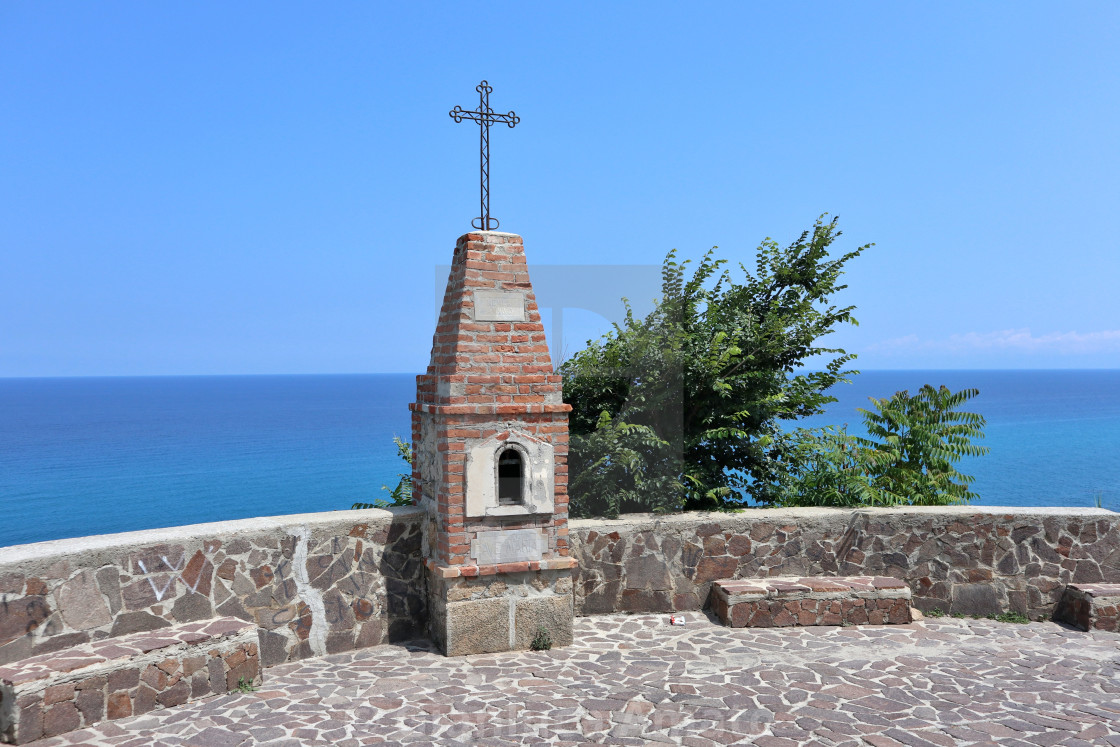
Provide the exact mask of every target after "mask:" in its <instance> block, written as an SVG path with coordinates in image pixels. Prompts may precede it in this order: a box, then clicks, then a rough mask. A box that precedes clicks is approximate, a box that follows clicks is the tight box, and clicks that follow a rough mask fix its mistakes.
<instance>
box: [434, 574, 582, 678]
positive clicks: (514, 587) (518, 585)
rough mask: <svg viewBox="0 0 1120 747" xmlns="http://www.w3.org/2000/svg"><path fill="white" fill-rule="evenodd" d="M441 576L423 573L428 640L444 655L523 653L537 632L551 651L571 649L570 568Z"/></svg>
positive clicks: (572, 615)
mask: <svg viewBox="0 0 1120 747" xmlns="http://www.w3.org/2000/svg"><path fill="white" fill-rule="evenodd" d="M447 570H448V569H446V568H434V569H429V571H428V593H429V599H428V605H429V634H430V635H431V638H432V640H433V641H434V642H435V643H436V645H438V646H439V648H440V650H441V651H443V653H444V654H446V655H448V656H463V655H466V654H492V653H498V652H501V651H524V650H527V649H529V648H530V645H531V643H532V641H533V638H534V637H536V635H537V633H538V631H539V630H540V629H541V628H544V629H545V630H546V631H548V635H549V637H550V639H551V643H552V646H553V647H560V646H567V645H569V644H571V642H572V621H573V619H574V617H575V613H574V607H573V596H572V569H571V568H561V569H542V570H536V571H524V572H518V573H494V574H492V575H485V576H483V575H477V576H469V577H464V576H456V577H450V578H448V577H445V573H446V572H447ZM453 570H458V569H453Z"/></svg>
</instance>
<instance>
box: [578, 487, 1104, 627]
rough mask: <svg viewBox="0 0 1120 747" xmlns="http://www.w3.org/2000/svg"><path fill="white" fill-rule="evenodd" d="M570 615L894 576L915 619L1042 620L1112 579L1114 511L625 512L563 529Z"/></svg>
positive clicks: (664, 607) (687, 605)
mask: <svg viewBox="0 0 1120 747" xmlns="http://www.w3.org/2000/svg"><path fill="white" fill-rule="evenodd" d="M569 540H570V543H571V548H572V550H571V552H572V556H573V557H574V558H575V559H576V560H577V561H578V564H579V565H578V567H577V569H576V584H575V609H576V613H577V614H582V615H591V614H597V613H605V612H615V611H627V612H668V611H672V610H681V611H683V610H695V609H700V608H702V607H704V606H706V605H707V604H708V601H709V599H708V595H709V589H710V587H711V582H712V581H715V580H717V579H724V578H755V577H764V576H817V575H820V576H867V575H871V576H894V577H895V578H899V579H902V580H904V581H906V583H907V584H909V586H910V589H911V591H912V593H913V599H914V605H915V606H916V607H918V608H919V609H921V610H923V611H927V612H928V611H930V610H932V609H934V608H939V609H941V610H942V611H944V612H952V613H956V612H961V613H965V614H990V613H998V612H1003V611H1006V610H1014V611H1016V612H1020V613H1023V614H1026V615H1029V616H1030V617H1031V618H1032V619H1036V618H1038V617H1040V616H1049V615H1050V614H1051V613H1052V612H1053V609H1054V605H1055V604H1056V603H1057V602H1058V599H1059V598H1060V596H1061V593H1062V589H1063V588H1064V586H1065V585H1066V584H1067V583H1070V582H1071V581H1072V582H1083V583H1094V582H1101V581H1105V582H1118V581H1120V514H1116V513H1113V512H1111V511H1105V510H1102V509H1068V508H1018V507H1016V508H1002V507H988V508H977V507H968V506H960V507H931V508H889V509H863V510H854V511H853V510H846V509H821V508H805V509H758V510H747V511H743V512H740V513H689V514H677V515H669V516H657V515H650V514H634V515H629V516H623V517H621V518H620V519H618V520H616V521H605V520H601V519H595V520H576V521H571V522H569Z"/></svg>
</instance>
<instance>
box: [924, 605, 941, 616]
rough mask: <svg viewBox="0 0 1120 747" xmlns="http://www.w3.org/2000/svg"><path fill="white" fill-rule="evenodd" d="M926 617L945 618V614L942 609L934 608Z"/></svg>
mask: <svg viewBox="0 0 1120 747" xmlns="http://www.w3.org/2000/svg"><path fill="white" fill-rule="evenodd" d="M926 617H945V612H944V610H942V609H941V608H940V607H934V608H933V609H931V610H930V611H929V612H927V613H926Z"/></svg>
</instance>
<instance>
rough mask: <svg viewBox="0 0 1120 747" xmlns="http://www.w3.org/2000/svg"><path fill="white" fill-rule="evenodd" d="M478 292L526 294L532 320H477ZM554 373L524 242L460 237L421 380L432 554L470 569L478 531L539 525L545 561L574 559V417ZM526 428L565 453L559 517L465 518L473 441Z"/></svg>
mask: <svg viewBox="0 0 1120 747" xmlns="http://www.w3.org/2000/svg"><path fill="white" fill-rule="evenodd" d="M475 291H513V292H517V293H522V294H524V298H525V321H487V320H476V318H475V316H476V315H475V302H474V299H475V296H474V292H475ZM570 409H571V407H570V406H569V405H565V404H564V403H563V398H562V395H561V383H560V377H559V376H558V375H556V374H554V373H553V369H552V360H551V358H550V357H549V354H548V346H547V345H546V344H545V334H544V327H543V326H542V325H541V318H540V312H539V311H538V309H537V302H536V297H535V296H534V295H533V290H532V285H531V283H530V281H529V270H528V267H527V265H526V262H525V251H524V247H523V245H522V240H521V237H520V236H516V235H514V234H507V233H498V232H492V231H490V232H479V233H469V234H466V235H464V236H462V237H460V238H459V240H458V242H457V243H456V245H455V254H454V257H453V259H452V263H451V273H450V276H449V277H448V281H447V289H446V291H445V293H444V299H443V306H442V308H441V310H440V315H439V322H438V324H437V326H436V331H435V336H434V339H433V341H432V357H431V362H430V363H429V365H428V369H427V372H426V373H424V374H422V375H420V376H418V377H417V379H416V402H414V403H413V404H412V405H411V410H412V443H413V460H412V464H413V497H414V500H415V501H416V503H418V504H420V505H424V506H427V507H429V513H430V516H431V520H432V521H433V522H434V523H435V526H433V527H430V532H429V536H430V537H431V540H430V547H429V548H428V557H429V558H430V559H431V560H432V561H433V562H434V563H435V564H437V565H440V566H456V565H469V564H470V563H471V562H472V561H471V559H470V557H469V556H470V548H471V540H473V539H474V538H475V537H476V535H477V534H478V532H480V531H487V530H495V529H523V528H538V529H541V530H543V531H544V532H545V533H546V536H547V538H548V547H547V550H546V552H545V553H544V558H546V559H549V558H557V557H564V556H566V555H568V538H567V534H568V529H567V519H568V496H567V476H568V475H567V469H568V468H567V456H568V412H569V410H570ZM512 430H519V431H521V432H524V433H526V434H528V435H529V436H532V437H535V438H538V439H540V440H544V441H548V442H550V443H551V444H552V445H553V448H554V454H555V477H556V481H555V491H556V492H555V511H554V514H553V515H552V516H531V517H524V518H522V519H519V520H511V519H509V518H503V519H501V520H498V519H495V518H492V517H490V518H488V517H467V516H466V515H465V493H464V473H465V467H466V458H467V455H466V452H467V448H468V445H469V444H470V443H472V442H475V441H478V440H481V439H486V438H490V437H492V436H496V437H498V438H499V439H501V438H503V436H507V434H509V433H510V432H511V431H512Z"/></svg>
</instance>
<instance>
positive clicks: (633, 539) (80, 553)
mask: <svg viewBox="0 0 1120 747" xmlns="http://www.w3.org/2000/svg"><path fill="white" fill-rule="evenodd" d="M421 524H422V511H421V509H418V508H399V509H390V510H376V509H374V510H369V511H335V512H330V513H323V514H307V515H298V516H282V517H273V518H266V519H247V520H244V521H230V522H223V523H220V524H200V525H196V526H189V527H177V528H173V529H160V530H151V531H144V532H130V533H126V534H117V535H105V536H99V537H85V538H81V539H74V540H57V541H53V542H42V543H38V544H34V545H19V546H14V547H4V548H0V664H3V663H7V662H12V661H17V660H20V659H25V658H28V657H30V656H33V655H38V654H42V653H47V652H50V651H57V650H59V649H62V648H65V647H68V646H72V645H75V644H77V643H83V642H88V641H96V640H102V639H105V638H108V637H111V636H119V635H126V634H128V633H133V632H139V631H144V630H155V629H158V628H161V627H166V626H168V625H171V624H176V623H182V622H194V621H199V620H205V619H210V618H213V617H219V616H232V617H238V618H241V619H243V620H249V621H252V622H254V623H255V624H256V625H257V626H258V627H259V628H260V629H261V631H260V650H261V657H262V664H264V665H266V666H268V665H272V664H277V663H280V662H283V661H291V660H295V659H300V658H304V657H307V656H312V655H321V654H325V653H331V652H336V651H346V650H351V649H354V648H361V647H365V646H372V645H377V644H380V643H383V642H386V641H390V640H400V639H405V638H411V637H422V636H424V635H425V632H426V624H427V618H428V610H427V607H426V604H427V602H426V594H425V583H426V581H425V570H424V565H423V562H422V555H421V549H420V543H421ZM569 526H570V529H571V531H570V535H569V536H570V539H571V547H572V556H573V557H574V558H575V559H576V560H577V561H578V563H579V565H578V567H577V568H576V570H575V584H574V603H575V609H576V612H577V614H583V615H589V614H596V613H606V612H616V611H633V612H637V611H670V610H682V611H683V610H694V609H700V608H702V607H704V606H706V605H707V603H708V595H709V587H710V585H711V582H712V581H714V580H717V579H722V578H734V577H738V578H756V577H769V576H812V575H822V576H836V575H846V576H862V575H875V576H893V577H895V578H899V579H902V580H904V581H906V582H907V584H908V585H909V586H910V588H911V591H912V593H913V599H914V605H915V606H916V607H918V608H919V609H922V610H924V611H927V612H928V611H929V610H931V609H933V608H934V607H938V608H940V609H942V610H944V611H946V612H963V613H966V614H975V613H980V614H987V613H990V612H1000V611H1004V610H1015V611H1019V612H1022V613H1024V614H1028V615H1029V616H1031V617H1032V618H1037V617H1039V616H1044V615H1045V616H1048V615H1050V614H1051V612H1052V611H1053V607H1054V605H1055V603H1056V602H1057V601H1058V599H1059V597H1060V595H1061V592H1062V590H1063V588H1064V587H1065V585H1066V584H1067V583H1071V582H1072V583H1087V584H1091V583H1120V514H1116V513H1113V512H1111V511H1105V510H1101V509H1062V508H1049V509H1047V508H1038V509H1032V508H986V509H980V508H973V507H948V508H907V509H866V510H855V511H849V510H840V509H783V510H778V509H765V510H750V511H744V512H741V513H738V514H719V513H690V514H679V515H671V516H653V515H645V514H641V515H631V516H624V517H622V518H621V519H619V520H616V521H606V520H598V519H597V520H585V519H581V520H577V521H573V522H571V523H570V525H569ZM472 593H473V592H472ZM553 593H557V594H559V593H562V592H561V591H559V590H553Z"/></svg>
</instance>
